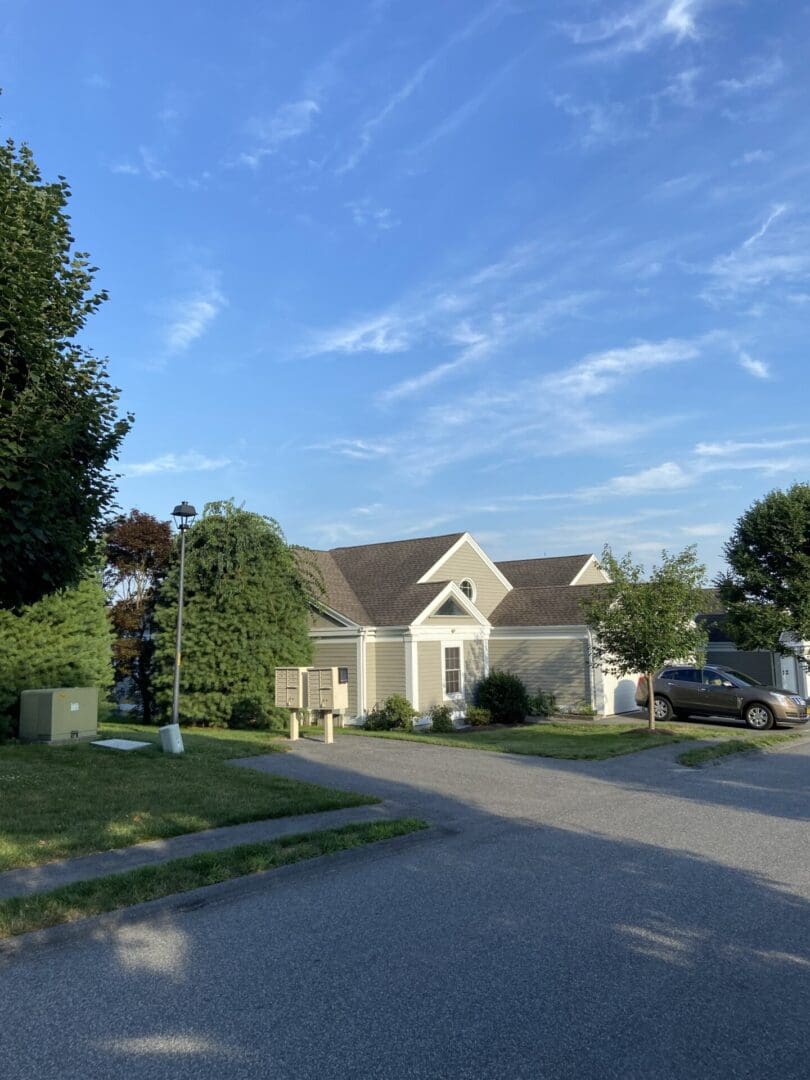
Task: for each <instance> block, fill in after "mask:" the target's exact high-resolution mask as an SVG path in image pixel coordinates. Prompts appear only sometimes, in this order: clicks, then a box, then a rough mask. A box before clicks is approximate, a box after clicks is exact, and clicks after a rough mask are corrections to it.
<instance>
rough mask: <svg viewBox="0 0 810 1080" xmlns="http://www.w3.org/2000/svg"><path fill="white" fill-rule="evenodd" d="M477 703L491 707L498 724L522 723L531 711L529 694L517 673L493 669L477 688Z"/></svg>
mask: <svg viewBox="0 0 810 1080" xmlns="http://www.w3.org/2000/svg"><path fill="white" fill-rule="evenodd" d="M475 704H476V705H479V706H480V707H481V708H482V709H489V711H490V713H491V714H492V719H493V720H494V721H495V723H496V724H522V723H523V721H524V720H525V719H526V714H527V713H528V711H529V694H528V692H527V690H526V687H525V685H524V683H523V680H522V679H520V678H519V677H518V676H517V675H513V674H512V673H511V672H510V671H491V672H490V673H489V675H487V676H486V678H484V679H482V680H481V682H480V683H479V684H478V687H477V688H476V691H475Z"/></svg>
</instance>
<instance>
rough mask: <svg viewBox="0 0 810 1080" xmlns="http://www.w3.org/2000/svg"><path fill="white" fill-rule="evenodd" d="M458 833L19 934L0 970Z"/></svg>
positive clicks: (385, 843) (3, 953) (425, 833)
mask: <svg viewBox="0 0 810 1080" xmlns="http://www.w3.org/2000/svg"><path fill="white" fill-rule="evenodd" d="M388 820H397V819H394V818H391V819H388ZM323 831H327V830H323ZM457 832H458V830H457V829H451V828H447V827H446V826H437V825H429V826H428V828H427V829H420V830H418V831H417V832H412V833H406V834H405V835H404V836H394V837H391V838H390V839H388V840H375V841H373V842H371V843H368V844H364V845H363V846H362V847H358V848H351V849H350V850H348V851H338V852H335V853H333V854H328V855H318V856H316V857H315V858H314V859H304V860H302V861H301V862H298V863H292V864H291V865H289V866H280V867H277V868H276V869H272V870H262V871H261V872H260V873H258V874H249V875H246V876H244V877H238V878H232V879H231V880H230V881H222V882H220V883H219V884H217V885H203V886H202V887H201V888H199V889H192V890H191V891H190V892H183V893H172V894H171V895H170V896H162V897H160V899H158V900H148V901H147V902H146V903H143V904H134V905H133V906H132V907H127V908H121V909H119V910H118V911H109V912H105V913H104V914H103V915H92V916H90V917H88V918H86V919H77V920H76V921H75V922H69V923H60V924H59V925H58V926H49V927H47V928H46V929H44V930H32V931H30V932H29V933H27V934H19V935H17V936H16V937H11V938H5V939H3V940H2V941H0V967H4V966H6V965H8V964H10V963H11V962H13V961H14V960H16V959H17V958H18V957H24V956H25V957H27V956H30V955H31V954H32V953H36V952H38V951H40V950H43V949H48V948H53V947H58V946H60V945H67V944H70V943H72V942H74V941H80V940H81V939H82V938H86V937H95V938H101V937H104V936H106V935H110V934H112V933H113V932H114V931H116V930H118V929H120V928H121V927H123V926H129V925H133V924H136V923H140V922H149V921H150V920H157V919H160V918H161V917H164V918H166V917H169V916H172V915H182V914H184V913H186V912H192V911H197V910H200V909H202V908H206V907H211V906H213V905H214V904H225V903H228V902H229V901H230V900H234V899H241V898H242V897H246V896H253V895H255V894H256V893H260V892H264V891H265V890H266V889H268V888H272V887H273V886H274V885H282V884H285V883H286V882H287V881H288V880H289V879H290V878H296V877H298V878H306V877H307V876H314V875H325V874H334V873H337V872H338V871H339V870H341V869H343V868H345V867H346V866H347V865H351V864H353V863H355V862H373V861H374V860H377V859H383V858H388V857H389V856H391V855H396V854H398V853H399V852H401V851H403V850H405V849H407V848H410V847H414V846H416V845H418V844H424V843H430V842H433V841H435V840H438V839H441V838H443V837H448V836H454V835H456V834H457Z"/></svg>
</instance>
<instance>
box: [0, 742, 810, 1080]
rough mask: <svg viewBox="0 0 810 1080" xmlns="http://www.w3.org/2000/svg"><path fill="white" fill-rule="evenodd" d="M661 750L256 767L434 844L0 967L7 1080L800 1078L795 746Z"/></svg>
mask: <svg viewBox="0 0 810 1080" xmlns="http://www.w3.org/2000/svg"><path fill="white" fill-rule="evenodd" d="M673 758H674V753H673V750H672V749H671V748H666V749H662V750H653V751H647V752H645V753H643V754H639V755H636V756H634V757H628V758H620V759H616V760H614V761H611V762H603V763H591V764H584V763H573V762H572V763H564V762H551V761H542V760H541V759H538V758H514V757H507V756H504V755H497V754H485V753H476V752H468V751H462V750H453V749H444V748H441V747H424V746H421V745H416V744H408V743H393V744H392V743H390V742H386V741H383V740H373V739H363V738H353V737H346V738H340V739H338V740H337V742H336V743H335V745H334V746H331V747H326V746H323V745H322V744H316V743H311V742H304V743H302V744H300V745H299V747H298V748H297V749H296V750H295V752H294V753H292V754H289V755H285V756H284V757H282V756H281V755H276V756H273V757H271V758H267V759H262V763H263V765H264V767H265V768H267V769H269V770H271V771H274V772H276V771H277V772H282V773H285V774H286V775H291V776H300V777H305V778H307V779H313V780H317V781H319V782H327V783H332V784H334V785H336V786H342V787H348V788H353V789H362V790H370V791H376V792H380V793H381V794H383V795H384V796H386V797H387V798H389V799H391V800H392V801H393V802H395V803H396V804H397V805H398V806H399V807H401V808H402V809H403V810H404V811H407V812H413V811H416V812H418V813H420V814H422V815H423V816H426V817H428V818H430V819H431V820H432V821H434V822H439V823H441V824H442V825H444V826H446V827H447V829H448V832H446V833H443V834H441V835H439V836H437V838H435V839H434V840H432V841H430V842H426V843H421V844H416V845H414V846H412V847H410V848H405V849H404V850H402V851H399V852H398V853H395V854H385V853H384V852H381V851H380V850H379V849H377V850H374V851H369V852H368V853H364V855H363V857H361V858H359V859H355V860H350V861H347V862H344V863H340V864H331V865H330V864H329V863H328V862H327V863H321V864H319V865H318V866H317V867H315V866H313V865H310V866H309V867H305V868H303V869H302V872H301V873H300V874H292V875H289V876H286V877H284V878H283V879H279V880H277V881H276V882H273V881H272V879H271V882H270V884H268V886H267V888H266V889H265V890H263V891H261V892H258V893H254V894H251V895H246V896H240V897H237V898H236V899H230V900H229V901H227V902H223V903H212V904H209V905H206V906H203V907H200V908H198V909H196V910H192V911H186V912H182V913H178V912H173V913H167V914H164V915H163V916H161V917H160V918H158V919H152V920H150V921H148V922H141V923H137V924H134V925H130V926H126V927H120V928H117V929H115V930H111V929H109V928H108V929H106V930H100V931H98V932H97V933H96V934H94V935H92V936H90V937H87V938H83V939H81V940H76V941H72V942H70V943H67V944H63V945H61V946H58V947H57V946H51V947H46V948H44V949H40V950H37V951H32V952H28V953H25V952H23V953H22V954H21V955H19V956H17V957H15V958H12V959H6V960H5V961H3V962H2V967H0V993H1V994H2V1003H3V1019H2V1025H1V1026H0V1075H1V1076H2V1078H3V1080H16V1078H20V1080H23V1078H24V1080H35V1078H38V1077H53V1078H59V1080H69V1078H76V1080H78V1078H82V1080H94V1078H97V1077H98V1078H102V1077H103V1078H105V1080H107V1078H109V1077H118V1076H126V1077H127V1078H128V1080H142V1078H147V1077H161V1078H162V1077H171V1078H173V1080H174V1078H177V1080H184V1078H194V1080H206V1078H209V1077H211V1078H214V1077H216V1078H218V1080H230V1078H237V1077H238V1078H242V1077H272V1078H274V1080H282V1078H296V1080H298V1078H302V1080H308V1078H313V1080H332V1078H338V1077H340V1078H361V1080H362V1078H372V1077H373V1078H388V1077H407V1078H423V1077H430V1078H442V1080H445V1078H457V1077H458V1078H462V1077H463V1078H475V1080H478V1078H490V1077H491V1078H496V1077H497V1078H499V1080H501V1078H531V1080H542V1078H557V1077H565V1078H569V1077H570V1078H572V1080H573V1078H576V1080H590V1078H593V1080H596V1078H599V1080H608V1078H613V1077H616V1078H621V1080H652V1078H655V1080H668V1078H676V1077H677V1078H687V1077H688V1078H690V1080H691V1078H693V1077H700V1078H701V1080H713V1078H723V1080H728V1078H742V1077H745V1078H747V1077H751V1078H754V1077H756V1078H757V1080H761V1078H762V1077H778V1078H779V1080H791V1078H794V1077H795V1078H799V1077H802V1078H804V1077H806V1076H807V1075H808V1061H809V1060H810V1056H808V1051H810V1032H808V1025H810V903H809V902H808V900H810V857H809V856H810V833H808V818H809V817H810V790H809V785H808V778H810V742H804V743H803V744H802V745H801V746H799V747H798V748H791V749H790V750H780V751H779V752H774V753H771V754H768V755H762V756H756V757H750V756H749V757H743V758H740V759H739V760H736V761H733V760H729V761H727V762H725V763H724V764H723V765H721V766H718V767H715V768H710V769H703V770H699V771H696V770H686V769H682V768H679V767H676V766H675V765H674V763H673ZM251 764H253V765H255V764H256V759H251Z"/></svg>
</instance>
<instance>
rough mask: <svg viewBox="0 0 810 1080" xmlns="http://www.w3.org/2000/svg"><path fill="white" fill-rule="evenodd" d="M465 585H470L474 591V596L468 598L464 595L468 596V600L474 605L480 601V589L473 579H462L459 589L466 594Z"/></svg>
mask: <svg viewBox="0 0 810 1080" xmlns="http://www.w3.org/2000/svg"><path fill="white" fill-rule="evenodd" d="M465 585H469V586H470V588H471V589H472V596H467V594H466V593H464V595H465V596H467V599H468V600H469V601H470V603H471V604H474V603H475V601H476V600H477V599H478V588H477V587H476V584H475V582H474V581H473V579H472V578H469V577H465V578H462V579H461V581H460V582H459V583H458V587H459V588H460V589H461V591H462V592H464V586H465Z"/></svg>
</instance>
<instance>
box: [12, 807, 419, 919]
mask: <svg viewBox="0 0 810 1080" xmlns="http://www.w3.org/2000/svg"><path fill="white" fill-rule="evenodd" d="M426 828H427V825H426V823H425V822H424V821H419V820H418V819H416V818H400V819H398V820H396V821H376V822H372V823H370V824H360V825H344V826H343V827H342V828H340V829H328V830H325V831H323V832H311V833H301V834H299V835H297V836H285V837H283V838H281V839H280V840H268V841H264V842H261V843H255V844H241V845H239V846H238V847H233V848H227V849H225V850H224V851H211V852H203V853H201V854H199V855H189V856H187V857H186V858H183V859H173V860H172V861H171V862H167V863H159V864H157V865H156V866H145V867H141V869H139V870H129V871H127V873H124V874H114V875H112V876H111V877H105V878H97V879H95V880H93V881H78V882H75V883H74V884H73V885H65V886H63V887H62V888H61V889H53V890H52V891H51V892H47V893H38V894H34V895H33V896H21V897H15V898H13V899H11V900H3V901H0V938H4V937H11V936H12V935H14V934H25V933H27V932H28V931H30V930H41V929H42V928H43V927H46V926H55V925H56V924H57V923H65V922H74V921H75V920H76V919H82V918H87V917H88V916H90V915H99V914H101V913H102V912H105V911H116V910H117V909H119V908H124V907H129V906H131V905H132V904H142V903H144V902H145V901H147V900H156V899H158V898H159V897H162V896H170V895H172V894H174V893H182V892H188V891H190V890H191V889H198V888H200V887H202V886H203V885H215V884H218V883H219V882H221V881H229V880H230V879H231V878H236V877H244V876H245V875H246V874H258V873H260V872H261V871H263V870H274V869H276V868H277V867H279V866H288V865H289V864H290V863H295V862H300V861H301V860H302V859H314V858H317V857H318V856H319V855H332V854H334V853H335V852H338V851H347V850H348V849H349V848H356V847H360V846H361V845H363V844H373V843H375V842H377V841H378V840H389V839H391V838H392V837H395V836H404V835H406V834H407V833H411V832H416V831H418V830H419V829H426Z"/></svg>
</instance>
